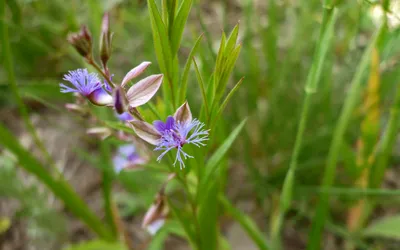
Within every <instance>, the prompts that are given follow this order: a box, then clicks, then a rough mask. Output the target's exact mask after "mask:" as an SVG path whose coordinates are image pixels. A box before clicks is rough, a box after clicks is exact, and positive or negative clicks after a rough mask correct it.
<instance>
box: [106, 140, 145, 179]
mask: <svg viewBox="0 0 400 250" xmlns="http://www.w3.org/2000/svg"><path fill="white" fill-rule="evenodd" d="M145 162H146V161H145V160H144V159H143V158H142V157H140V156H139V154H138V153H137V152H136V148H135V146H134V145H133V144H127V145H123V146H120V147H119V148H118V151H117V153H116V154H115V156H114V157H113V165H114V170H115V172H116V173H119V172H121V170H123V169H129V168H134V167H135V166H137V165H140V164H144V163H145Z"/></svg>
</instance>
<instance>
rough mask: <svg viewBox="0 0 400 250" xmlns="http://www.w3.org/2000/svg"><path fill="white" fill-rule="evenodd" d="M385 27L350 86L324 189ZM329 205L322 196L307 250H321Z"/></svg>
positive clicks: (329, 183)
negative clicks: (372, 55) (373, 52)
mask: <svg viewBox="0 0 400 250" xmlns="http://www.w3.org/2000/svg"><path fill="white" fill-rule="evenodd" d="M384 27H385V25H382V26H381V27H380V28H379V30H378V31H377V32H376V34H375V35H374V37H373V38H372V39H371V42H370V44H369V46H368V48H367V49H366V50H365V52H364V54H363V57H362V59H361V62H360V64H359V66H358V68H357V71H356V74H355V76H354V78H353V80H352V82H351V84H350V90H349V92H348V95H347V98H346V100H345V103H344V106H343V109H342V112H341V114H340V117H339V121H338V123H337V125H336V128H335V132H334V135H333V140H332V142H331V146H330V149H329V155H328V161H327V165H326V169H325V173H324V176H323V180H322V188H324V189H327V188H330V187H331V186H332V185H333V182H334V180H335V171H336V165H337V162H338V157H339V153H340V149H341V146H342V143H343V137H344V134H345V132H346V129H347V126H348V125H349V123H350V120H351V118H352V114H353V111H354V108H355V106H356V104H357V102H358V99H359V95H360V92H361V88H362V82H363V81H362V80H363V76H364V73H365V72H366V71H367V69H368V66H369V62H370V57H371V53H372V50H373V48H374V47H375V45H376V43H377V41H378V39H379V38H380V36H381V34H382V32H383V31H384ZM328 204H329V194H328V193H324V194H321V196H320V199H319V202H318V206H317V211H316V214H315V216H314V219H313V224H312V228H311V231H310V234H309V244H308V246H307V250H317V249H320V241H321V234H322V230H323V228H324V224H325V221H326V217H327V214H328Z"/></svg>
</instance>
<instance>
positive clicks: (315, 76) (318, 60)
mask: <svg viewBox="0 0 400 250" xmlns="http://www.w3.org/2000/svg"><path fill="white" fill-rule="evenodd" d="M335 21H336V11H335V10H334V9H333V8H325V9H324V13H323V20H322V24H321V30H320V36H319V40H318V44H317V49H316V52H315V55H314V61H313V64H312V66H311V69H310V72H309V75H308V77H307V82H306V85H305V89H304V90H305V98H304V102H303V107H302V111H301V115H300V123H299V127H298V130H297V135H296V141H295V146H294V149H293V154H292V158H291V161H290V166H289V170H288V172H287V174H286V177H285V180H284V184H283V190H282V194H281V197H280V204H279V209H278V211H279V213H278V216H277V218H276V219H275V223H274V225H273V228H272V240H273V243H274V245H275V247H279V245H280V231H281V227H282V223H283V219H284V216H285V213H286V212H287V210H288V208H289V206H290V203H291V201H292V193H293V184H294V181H295V172H296V168H297V161H298V158H299V155H300V150H301V146H302V143H303V137H304V132H305V129H306V125H307V120H308V116H309V110H310V106H311V102H312V96H313V94H314V93H315V92H316V91H317V85H318V82H319V79H320V76H321V71H322V66H323V64H324V61H325V57H326V54H327V51H328V48H329V47H330V46H329V45H330V41H331V40H332V35H333V27H334V24H335Z"/></svg>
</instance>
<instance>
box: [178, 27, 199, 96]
mask: <svg viewBox="0 0 400 250" xmlns="http://www.w3.org/2000/svg"><path fill="white" fill-rule="evenodd" d="M203 35H204V33H203V34H201V35H200V36H199V37H198V38H197V40H196V42H195V44H194V46H193V48H192V50H191V51H190V53H189V56H188V59H187V61H186V64H185V67H184V69H183V74H182V78H181V86H180V88H179V102H178V103H183V102H184V101H185V98H186V92H187V86H188V79H189V71H190V66H191V65H192V60H193V57H194V54H195V53H196V52H197V48H198V47H199V44H200V42H201V40H202V38H203Z"/></svg>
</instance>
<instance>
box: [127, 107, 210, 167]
mask: <svg viewBox="0 0 400 250" xmlns="http://www.w3.org/2000/svg"><path fill="white" fill-rule="evenodd" d="M131 124H132V125H133V128H134V130H135V131H136V134H137V135H138V136H139V137H140V138H142V139H143V140H145V141H147V142H149V143H151V144H153V145H155V146H156V148H155V149H154V150H156V151H163V152H162V153H161V154H160V155H159V156H158V158H157V160H158V161H161V159H162V158H163V157H164V155H165V154H166V153H168V152H169V151H171V150H172V149H176V150H177V152H176V157H175V161H174V166H175V164H176V163H178V162H179V166H180V168H181V169H182V168H184V167H185V163H184V160H185V159H187V158H193V157H192V156H191V155H189V154H187V153H186V152H185V151H183V146H184V145H185V144H193V145H195V146H197V147H200V146H205V145H206V144H205V142H206V141H207V140H208V130H206V129H204V126H205V125H204V123H202V122H200V121H199V120H197V119H192V113H191V111H190V107H189V104H188V103H187V102H185V103H184V104H183V105H182V106H181V107H179V108H178V109H177V111H176V112H175V114H174V116H173V117H172V116H169V117H168V118H167V120H166V122H165V123H164V122H162V121H155V122H153V126H152V125H150V124H148V123H146V122H144V121H132V122H131Z"/></svg>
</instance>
